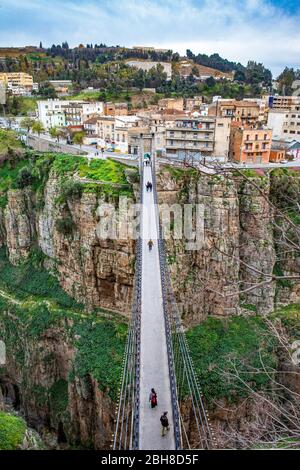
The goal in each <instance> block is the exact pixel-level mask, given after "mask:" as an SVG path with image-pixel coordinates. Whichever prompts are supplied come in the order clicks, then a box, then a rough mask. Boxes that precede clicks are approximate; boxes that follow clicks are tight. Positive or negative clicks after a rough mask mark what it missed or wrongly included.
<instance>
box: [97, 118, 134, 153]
mask: <svg viewBox="0 0 300 470" xmlns="http://www.w3.org/2000/svg"><path fill="white" fill-rule="evenodd" d="M137 123H138V118H137V117H136V116H102V117H98V119H97V124H96V135H97V138H98V142H99V145H101V146H102V147H104V148H113V149H114V150H118V151H120V152H122V153H127V152H128V131H129V129H131V128H132V127H136V125H137Z"/></svg>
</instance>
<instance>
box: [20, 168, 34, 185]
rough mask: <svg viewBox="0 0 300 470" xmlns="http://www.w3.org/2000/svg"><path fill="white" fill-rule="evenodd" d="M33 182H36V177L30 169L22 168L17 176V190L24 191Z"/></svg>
mask: <svg viewBox="0 0 300 470" xmlns="http://www.w3.org/2000/svg"><path fill="white" fill-rule="evenodd" d="M33 181H34V177H33V175H32V172H31V170H30V168H28V167H27V166H24V167H23V168H21V170H20V171H19V173H18V176H17V181H16V185H17V188H19V189H22V188H25V187H26V186H30V185H31V184H32V183H33Z"/></svg>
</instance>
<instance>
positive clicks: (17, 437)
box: [0, 411, 26, 450]
mask: <svg viewBox="0 0 300 470" xmlns="http://www.w3.org/2000/svg"><path fill="white" fill-rule="evenodd" d="M25 431H26V425H25V422H24V421H23V419H21V418H19V417H17V416H14V415H11V414H8V413H4V412H2V411H0V450H16V449H18V448H20V446H21V444H22V442H23V440H24V437H25Z"/></svg>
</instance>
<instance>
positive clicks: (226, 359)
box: [187, 305, 300, 405]
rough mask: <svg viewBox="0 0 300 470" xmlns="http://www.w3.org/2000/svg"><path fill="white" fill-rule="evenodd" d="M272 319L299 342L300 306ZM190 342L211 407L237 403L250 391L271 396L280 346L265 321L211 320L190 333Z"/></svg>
mask: <svg viewBox="0 0 300 470" xmlns="http://www.w3.org/2000/svg"><path fill="white" fill-rule="evenodd" d="M271 318H272V319H273V320H275V319H280V320H281V322H282V324H283V325H284V327H285V328H286V330H287V332H288V334H289V337H290V338H291V342H292V341H293V340H294V339H295V338H296V337H298V338H299V334H300V306H299V305H290V306H288V307H283V308H281V309H280V310H278V311H276V312H274V314H273V315H272V317H271ZM187 340H188V343H189V347H190V352H191V356H192V358H193V361H194V364H195V369H196V372H197V375H198V377H199V382H200V384H201V387H202V390H203V395H204V396H205V398H206V400H207V401H208V403H209V404H210V405H212V404H213V402H214V400H218V399H223V398H226V399H228V401H229V402H235V401H237V400H238V399H239V398H245V397H247V396H248V395H249V393H250V391H249V390H250V388H252V389H253V390H257V391H258V390H262V391H265V392H266V393H268V391H269V390H268V389H269V384H270V377H272V376H273V374H274V373H275V372H276V368H277V365H278V356H277V352H278V347H279V344H278V341H277V339H276V338H275V336H274V335H272V334H271V332H270V330H269V328H268V326H267V325H266V323H265V321H264V319H263V318H262V317H258V316H257V317H256V316H253V317H229V318H224V319H223V318H222V319H219V318H213V317H209V318H207V319H206V320H205V321H204V322H203V323H201V324H200V325H198V326H196V327H194V328H191V329H190V330H189V331H188V332H187ZM264 367H265V370H264ZM237 371H238V373H239V376H240V379H239V378H237V374H236V372H237ZM268 374H269V375H268ZM248 387H250V388H248Z"/></svg>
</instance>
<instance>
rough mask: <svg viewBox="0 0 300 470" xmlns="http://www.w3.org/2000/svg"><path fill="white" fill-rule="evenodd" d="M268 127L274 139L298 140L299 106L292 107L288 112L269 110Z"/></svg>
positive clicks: (299, 129)
mask: <svg viewBox="0 0 300 470" xmlns="http://www.w3.org/2000/svg"><path fill="white" fill-rule="evenodd" d="M268 126H269V127H271V128H272V129H273V135H274V136H275V137H281V138H290V139H296V140H300V104H299V105H294V106H292V109H291V110H290V111H288V110H286V111H284V110H270V111H269V116H268Z"/></svg>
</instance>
